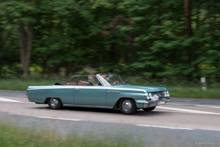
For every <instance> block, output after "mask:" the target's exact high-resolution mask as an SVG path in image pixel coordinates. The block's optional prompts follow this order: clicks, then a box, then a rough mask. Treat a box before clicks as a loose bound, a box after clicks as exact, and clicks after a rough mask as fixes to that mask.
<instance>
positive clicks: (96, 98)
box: [74, 86, 107, 106]
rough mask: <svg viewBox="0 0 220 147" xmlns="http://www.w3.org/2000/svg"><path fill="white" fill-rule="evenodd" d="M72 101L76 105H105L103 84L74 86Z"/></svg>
mask: <svg viewBox="0 0 220 147" xmlns="http://www.w3.org/2000/svg"><path fill="white" fill-rule="evenodd" d="M74 103H75V104H76V105H92V106H106V104H107V102H106V88H105V87H104V86H76V87H75V91H74Z"/></svg>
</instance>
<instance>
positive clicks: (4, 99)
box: [0, 97, 21, 103]
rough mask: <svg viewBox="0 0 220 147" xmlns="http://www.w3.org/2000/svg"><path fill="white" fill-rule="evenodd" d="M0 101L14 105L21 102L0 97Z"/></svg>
mask: <svg viewBox="0 0 220 147" xmlns="http://www.w3.org/2000/svg"><path fill="white" fill-rule="evenodd" d="M0 101H3V102H15V103H20V102H21V101H16V100H11V99H6V98H1V97H0Z"/></svg>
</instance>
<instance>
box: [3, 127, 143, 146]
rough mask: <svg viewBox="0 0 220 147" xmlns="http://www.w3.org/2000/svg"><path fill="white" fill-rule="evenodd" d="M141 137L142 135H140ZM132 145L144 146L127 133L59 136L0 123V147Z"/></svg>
mask: <svg viewBox="0 0 220 147" xmlns="http://www.w3.org/2000/svg"><path fill="white" fill-rule="evenodd" d="M141 138H143V137H141ZM10 146H11V147H124V146H127V147H133V146H137V147H139V146H144V145H143V141H140V140H133V139H131V137H129V136H128V135H116V136H109V137H106V136H105V138H104V137H99V138H98V137H97V136H96V135H94V134H93V135H88V134H86V135H85V136H83V137H79V136H77V135H74V134H73V135H69V136H65V137H64V136H59V135H57V134H56V135H55V134H53V133H50V132H49V131H48V132H47V131H42V130H37V131H36V130H35V129H31V130H28V129H27V128H18V127H15V126H11V125H8V124H7V125H6V124H2V123H0V147H10Z"/></svg>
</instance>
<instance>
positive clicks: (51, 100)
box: [50, 98, 58, 107]
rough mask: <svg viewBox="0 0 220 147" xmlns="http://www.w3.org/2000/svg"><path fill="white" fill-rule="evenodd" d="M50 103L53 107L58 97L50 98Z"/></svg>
mask: <svg viewBox="0 0 220 147" xmlns="http://www.w3.org/2000/svg"><path fill="white" fill-rule="evenodd" d="M50 104H51V106H52V107H55V106H56V105H57V104H58V99H56V98H51V99H50Z"/></svg>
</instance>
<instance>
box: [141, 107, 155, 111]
mask: <svg viewBox="0 0 220 147" xmlns="http://www.w3.org/2000/svg"><path fill="white" fill-rule="evenodd" d="M155 108H156V107H150V108H143V110H144V111H153V110H154V109H155Z"/></svg>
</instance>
